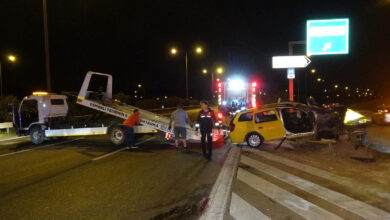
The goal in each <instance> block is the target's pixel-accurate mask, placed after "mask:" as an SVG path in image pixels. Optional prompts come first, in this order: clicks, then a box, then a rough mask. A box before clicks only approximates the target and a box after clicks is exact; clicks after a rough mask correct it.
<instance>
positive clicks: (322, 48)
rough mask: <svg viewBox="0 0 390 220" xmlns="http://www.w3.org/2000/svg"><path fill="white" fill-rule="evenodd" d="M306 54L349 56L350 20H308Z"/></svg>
mask: <svg viewBox="0 0 390 220" xmlns="http://www.w3.org/2000/svg"><path fill="white" fill-rule="evenodd" d="M306 24H307V29H306V54H307V55H326V54H348V53H349V19H348V18H342V19H326V20H308V21H307V23H306Z"/></svg>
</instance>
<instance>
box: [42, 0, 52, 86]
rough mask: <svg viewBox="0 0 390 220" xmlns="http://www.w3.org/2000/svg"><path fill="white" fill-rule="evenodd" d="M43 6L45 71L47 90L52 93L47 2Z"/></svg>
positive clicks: (43, 0)
mask: <svg viewBox="0 0 390 220" xmlns="http://www.w3.org/2000/svg"><path fill="white" fill-rule="evenodd" d="M42 4H43V32H44V38H45V39H44V41H45V71H46V87H47V88H46V89H47V91H48V92H50V91H51V74H50V53H49V32H48V30H47V6H46V0H42Z"/></svg>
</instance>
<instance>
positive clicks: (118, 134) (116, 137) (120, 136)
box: [110, 126, 126, 146]
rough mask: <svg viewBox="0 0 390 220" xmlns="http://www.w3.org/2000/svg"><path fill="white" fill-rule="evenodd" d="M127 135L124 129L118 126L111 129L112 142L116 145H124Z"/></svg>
mask: <svg viewBox="0 0 390 220" xmlns="http://www.w3.org/2000/svg"><path fill="white" fill-rule="evenodd" d="M125 139H126V135H125V131H124V130H123V128H122V127H120V126H116V127H113V128H112V129H111V132H110V140H111V143H113V144H114V145H117V146H118V145H122V144H123V143H125Z"/></svg>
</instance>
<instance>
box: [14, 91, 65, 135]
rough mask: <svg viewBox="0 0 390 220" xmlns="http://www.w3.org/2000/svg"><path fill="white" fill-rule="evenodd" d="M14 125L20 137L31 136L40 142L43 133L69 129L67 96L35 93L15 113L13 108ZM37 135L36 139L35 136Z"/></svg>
mask: <svg viewBox="0 0 390 220" xmlns="http://www.w3.org/2000/svg"><path fill="white" fill-rule="evenodd" d="M12 114H13V125H14V128H15V131H16V134H17V135H18V136H22V135H30V136H32V141H33V142H34V141H39V140H37V139H39V138H40V137H37V135H42V133H43V132H42V131H43V130H44V129H46V128H48V127H50V128H69V127H71V124H70V114H69V105H68V101H67V97H66V96H65V95H58V94H52V93H47V92H34V93H33V94H32V95H30V96H26V97H24V98H23V100H22V101H21V103H20V105H19V107H18V108H17V110H16V112H15V108H14V107H12ZM34 135H35V139H34V138H33V136H34Z"/></svg>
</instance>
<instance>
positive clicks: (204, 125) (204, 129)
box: [196, 101, 216, 160]
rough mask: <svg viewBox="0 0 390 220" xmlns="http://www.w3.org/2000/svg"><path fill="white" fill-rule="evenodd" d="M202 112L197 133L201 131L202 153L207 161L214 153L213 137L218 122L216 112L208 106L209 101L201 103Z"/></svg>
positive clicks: (199, 116) (199, 115)
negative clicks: (215, 124) (214, 127)
mask: <svg viewBox="0 0 390 220" xmlns="http://www.w3.org/2000/svg"><path fill="white" fill-rule="evenodd" d="M200 107H201V109H202V110H201V111H200V112H199V114H198V119H197V124H196V125H197V126H196V132H198V129H200V135H201V141H202V151H203V156H204V157H205V158H206V159H207V160H211V153H212V148H213V146H212V143H213V140H212V137H211V134H212V132H213V125H214V123H215V122H216V118H215V114H214V111H213V110H211V109H210V108H209V106H208V103H207V101H201V102H200ZM206 138H207V149H206Z"/></svg>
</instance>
